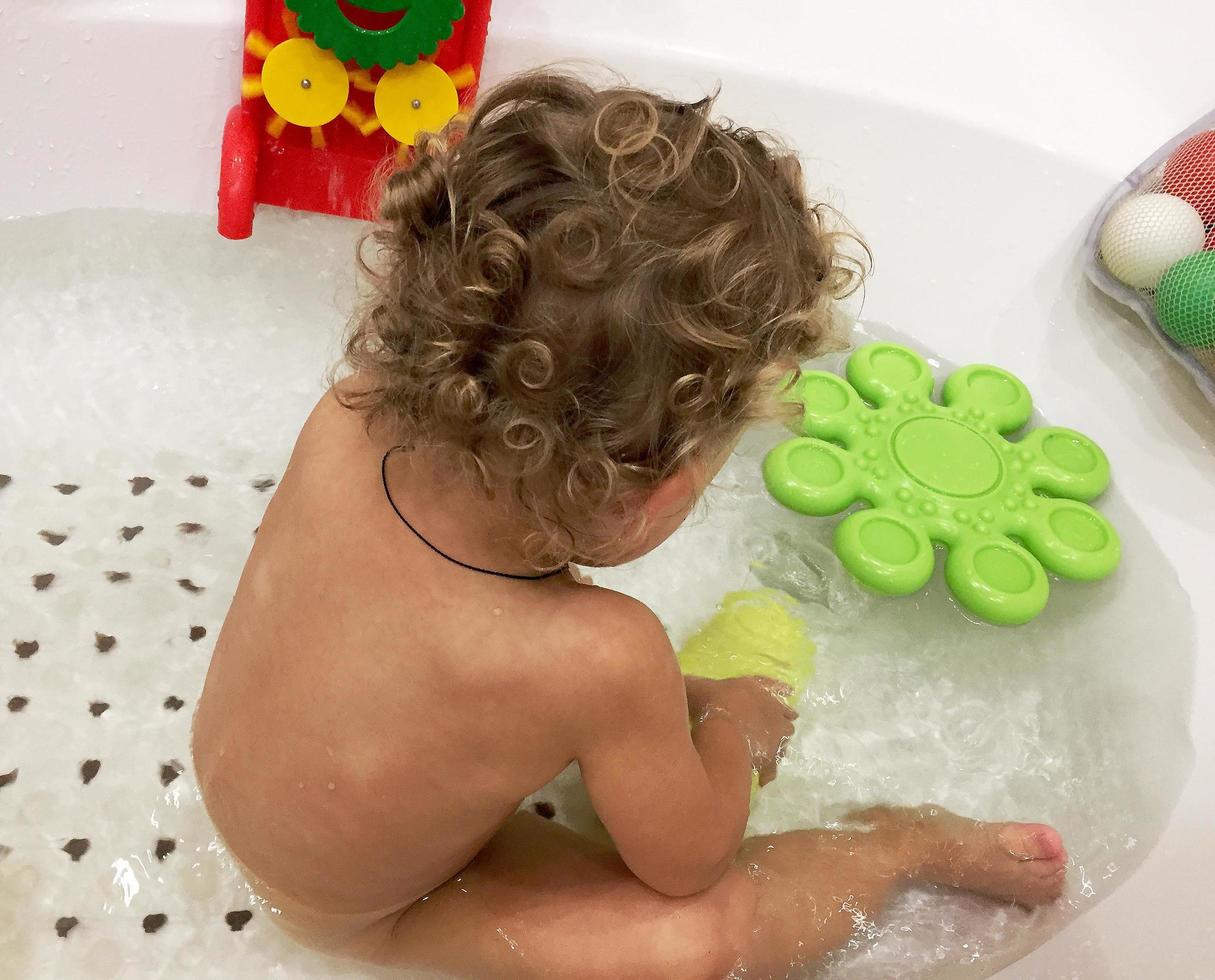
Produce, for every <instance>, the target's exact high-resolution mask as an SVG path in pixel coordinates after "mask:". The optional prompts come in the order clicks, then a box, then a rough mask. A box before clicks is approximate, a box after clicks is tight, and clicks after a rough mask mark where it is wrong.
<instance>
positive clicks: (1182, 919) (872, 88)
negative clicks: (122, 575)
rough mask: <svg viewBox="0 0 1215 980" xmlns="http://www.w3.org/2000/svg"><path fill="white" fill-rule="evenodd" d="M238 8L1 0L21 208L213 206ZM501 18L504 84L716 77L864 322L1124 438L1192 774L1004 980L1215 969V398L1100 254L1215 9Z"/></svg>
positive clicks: (930, 6) (2, 85)
mask: <svg viewBox="0 0 1215 980" xmlns="http://www.w3.org/2000/svg"><path fill="white" fill-rule="evenodd" d="M243 6H244V5H243V3H241V2H240V0H190V2H189V3H167V2H164V0H160V2H157V0H65V2H60V3H54V4H50V3H44V2H41V0H10V2H9V3H7V4H5V5H3V7H0V216H5V217H7V216H21V215H28V214H36V213H43V212H53V211H58V210H63V209H68V208H76V207H115V206H120V207H138V208H148V209H155V210H165V211H174V212H186V211H209V210H211V209H212V208H213V207H214V200H215V181H216V171H217V155H218V145H219V137H220V132H221V127H222V121H223V117H224V113H225V112H226V110H227V108H228V107H229V106H230V105H231V104H232V102H233V101H234V100H235V98H236V91H237V79H238V76H239V72H240V59H239V56H238V52H239V48H240V41H241V28H242V23H241V20H242V15H243ZM495 6H496V12H495V13H496V16H495V20H494V23H493V25H492V27H491V37H490V45H489V52H488V55H487V61H486V66H485V77H486V80H487V81H492V80H493V78H495V77H498V76H500V75H502V74H504V73H506V72H508V71H510V70H513V69H514V68H517V67H522V66H525V65H530V64H534V63H536V62H539V61H544V60H551V59H558V58H567V57H571V56H573V57H589V58H593V59H596V60H601V61H604V62H607V63H609V64H611V65H613V66H615V67H617V68H619V69H620V70H621V71H623V72H625V73H627V74H628V75H629V76H630V77H631V78H632V79H633V80H635V81H637V82H639V83H643V84H649V85H655V86H659V87H664V88H671V89H675V90H677V91H679V92H681V93H690V92H699V91H701V90H703V89H704V88H705V87H706V86H709V85H711V84H713V83H714V82H715V81H716V80H718V79H721V80H722V82H723V95H722V101H721V105H722V107H723V109H724V110H725V111H726V112H734V113H736V114H737V115H738V116H739V117H740V118H743V119H745V120H746V121H747V122H748V123H749V124H755V125H762V126H768V127H772V128H774V129H777V130H779V131H781V132H783V133H785V134H787V135H788V136H789V137H790V139H791V140H792V141H794V142H795V143H796V144H797V145H798V146H799V147H800V148H801V149H802V151H803V152H804V154H805V155H806V156H807V157H808V158H809V159H810V172H811V177H812V180H813V182H814V183H815V184H816V185H822V184H824V183H825V184H827V185H830V186H831V187H833V188H835V189H836V190H837V191H838V198H839V203H841V204H843V205H844V206H845V207H846V210H847V212H848V214H849V216H850V217H851V218H852V220H853V221H854V222H855V223H856V224H857V225H858V226H859V227H860V229H861V230H862V231H863V232H864V234H865V235H866V237H867V238H868V240H869V242H870V243H871V244H872V246H873V248H874V250H875V252H876V254H877V259H878V272H877V274H876V276H875V277H874V278H873V280H872V282H871V284H870V286H869V289H868V295H867V300H866V308H865V314H866V316H869V317H872V318H874V319H877V320H882V321H886V322H889V323H891V324H894V325H896V326H897V327H898V328H899V329H900V330H902V331H904V332H907V333H910V334H912V335H914V336H915V337H916V338H917V339H919V340H920V341H922V342H923V343H924V344H926V345H928V346H930V347H932V348H935V349H936V350H939V351H941V352H943V353H946V354H947V355H948V356H949V358H950V359H951V360H954V361H956V362H969V361H990V362H995V363H998V364H1001V365H1004V366H1006V367H1008V368H1009V369H1011V370H1012V371H1014V372H1016V373H1017V374H1019V375H1020V376H1021V377H1022V378H1024V379H1025V380H1026V381H1027V382H1028V384H1029V385H1030V387H1031V389H1032V390H1033V392H1034V394H1035V398H1036V400H1037V402H1038V404H1039V405H1041V406H1043V407H1044V408H1046V410H1047V411H1048V413H1051V414H1052V415H1053V417H1054V419H1055V420H1057V421H1060V422H1064V423H1066V424H1068V425H1072V426H1074V427H1076V428H1078V429H1081V430H1082V431H1085V432H1088V433H1090V434H1092V435H1093V436H1094V437H1096V438H1097V439H1098V440H1099V441H1101V442H1102V443H1103V444H1104V445H1105V447H1106V448H1107V450H1108V452H1109V454H1110V456H1111V457H1112V459H1113V461H1114V469H1115V479H1116V481H1117V484H1118V487H1119V489H1120V491H1121V493H1122V495H1123V496H1124V498H1125V499H1126V500H1127V501H1128V502H1129V504H1130V505H1131V506H1132V507H1133V508H1134V509H1135V510H1136V511H1137V512H1138V514H1139V515H1140V516H1141V518H1142V519H1143V521H1144V522H1145V524H1146V525H1147V526H1148V528H1149V529H1150V531H1151V532H1152V534H1153V535H1154V537H1155V538H1156V540H1157V542H1158V543H1159V544H1160V546H1161V547H1162V548H1163V549H1164V550H1165V552H1166V553H1167V554H1168V555H1169V556H1170V557H1171V559H1172V561H1173V563H1174V564H1175V566H1176V569H1177V572H1178V574H1179V576H1180V578H1181V581H1182V583H1183V585H1184V586H1185V587H1186V588H1187V589H1188V590H1189V592H1190V595H1191V597H1192V599H1193V602H1194V606H1195V616H1196V619H1197V622H1198V653H1199V656H1198V660H1197V664H1196V678H1195V699H1196V705H1197V710H1196V711H1195V713H1194V717H1193V720H1192V737H1193V740H1194V743H1195V746H1196V762H1195V766H1194V770H1193V774H1192V776H1191V778H1190V781H1189V783H1188V785H1187V787H1186V789H1185V791H1184V793H1183V795H1182V797H1181V799H1180V802H1179V803H1178V805H1177V809H1176V811H1175V813H1174V814H1173V817H1172V821H1171V823H1170V825H1169V827H1168V829H1167V831H1166V832H1165V834H1164V836H1163V837H1162V839H1161V840H1160V841H1159V843H1158V845H1157V846H1156V848H1155V850H1154V851H1153V853H1152V854H1151V855H1150V856H1149V857H1148V859H1147V860H1146V862H1145V863H1144V864H1143V866H1142V867H1141V868H1140V869H1139V870H1138V871H1137V872H1136V873H1135V874H1134V875H1133V876H1131V877H1130V879H1129V880H1127V881H1126V882H1125V883H1124V884H1123V885H1122V887H1121V888H1120V889H1119V890H1117V891H1116V892H1115V893H1114V894H1113V895H1111V896H1110V897H1109V899H1108V900H1106V901H1104V902H1102V903H1101V904H1099V905H1097V906H1096V907H1095V908H1093V909H1092V910H1091V911H1088V912H1087V913H1086V914H1084V915H1083V916H1082V917H1080V918H1079V919H1078V920H1076V921H1075V922H1073V923H1072V924H1071V925H1070V926H1068V927H1067V928H1066V929H1065V930H1063V931H1062V932H1061V933H1059V934H1058V935H1057V936H1055V937H1054V938H1053V939H1052V940H1050V941H1049V942H1047V943H1046V944H1045V945H1044V946H1042V947H1041V948H1039V949H1038V950H1037V951H1036V952H1034V953H1033V954H1031V955H1030V956H1028V957H1026V958H1025V959H1023V960H1021V961H1020V962H1018V963H1017V964H1015V965H1013V966H1011V967H1009V968H1007V969H1006V970H1005V972H1004V973H1003V974H1001V975H1002V976H1008V977H1024V978H1030V977H1034V978H1056V977H1057V978H1063V977H1081V978H1085V980H1100V978H1106V977H1111V978H1126V980H1139V978H1143V977H1169V978H1172V977H1202V978H1205V977H1215V955H1213V954H1212V952H1211V949H1212V947H1213V946H1215V919H1213V918H1212V916H1211V915H1210V909H1211V908H1212V907H1213V899H1212V895H1211V890H1210V889H1211V882H1212V881H1215V818H1213V817H1212V814H1215V714H1212V713H1211V712H1210V711H1209V710H1204V709H1206V708H1207V707H1208V706H1210V705H1213V704H1215V664H1213V663H1212V662H1211V660H1209V659H1208V658H1206V657H1205V656H1203V655H1204V654H1205V653H1206V652H1207V651H1209V650H1211V649H1212V648H1215V586H1213V583H1215V409H1213V408H1212V407H1211V406H1209V405H1208V404H1207V403H1206V402H1204V401H1203V400H1202V398H1201V397H1200V396H1199V394H1198V393H1197V391H1196V389H1195V388H1194V386H1193V385H1192V384H1191V382H1190V381H1189V380H1188V378H1187V377H1186V375H1185V374H1184V373H1183V372H1182V371H1181V369H1180V368H1178V367H1177V366H1176V365H1175V364H1174V363H1173V362H1172V361H1171V360H1170V359H1169V358H1168V357H1167V356H1166V355H1165V354H1164V353H1163V352H1162V351H1160V350H1158V349H1157V348H1156V346H1155V345H1154V344H1153V343H1152V342H1151V341H1150V339H1149V338H1147V336H1146V335H1145V334H1144V332H1143V331H1142V329H1141V328H1140V327H1139V326H1138V325H1137V324H1136V323H1134V322H1132V321H1131V320H1130V319H1129V318H1128V317H1126V316H1124V315H1123V314H1122V313H1121V312H1119V311H1118V310H1117V309H1115V308H1113V307H1112V306H1110V305H1109V304H1108V303H1106V302H1104V301H1102V300H1101V299H1100V298H1099V297H1098V296H1097V295H1096V294H1095V293H1094V292H1093V291H1092V290H1091V289H1090V288H1088V287H1087V286H1086V285H1085V284H1084V283H1083V281H1082V279H1081V276H1080V273H1079V268H1078V263H1077V252H1078V249H1079V247H1080V243H1081V237H1082V233H1083V231H1084V229H1086V228H1087V226H1088V223H1089V220H1090V218H1091V216H1092V214H1093V213H1094V211H1095V209H1096V208H1097V206H1098V204H1099V203H1100V201H1101V200H1102V198H1103V197H1104V196H1105V195H1106V193H1107V192H1108V191H1109V190H1110V189H1111V188H1112V187H1113V185H1114V184H1115V183H1116V182H1117V181H1118V180H1119V179H1120V178H1121V177H1122V176H1123V174H1124V173H1126V172H1127V171H1129V170H1131V169H1132V168H1133V167H1134V166H1135V165H1136V164H1137V163H1138V162H1139V161H1140V159H1141V158H1143V157H1145V156H1147V155H1148V154H1149V153H1150V152H1151V151H1152V150H1154V149H1155V148H1156V146H1157V145H1158V144H1159V143H1161V142H1162V141H1164V140H1165V139H1166V138H1168V137H1169V136H1171V135H1172V134H1173V133H1174V132H1176V131H1178V130H1180V129H1181V128H1183V127H1184V126H1185V125H1187V124H1188V123H1189V122H1190V121H1192V120H1193V119H1194V118H1196V117H1198V116H1199V115H1200V114H1202V113H1204V112H1206V111H1208V110H1209V109H1210V108H1211V101H1212V100H1213V99H1215V89H1213V88H1212V86H1211V84H1210V82H1209V71H1206V70H1205V69H1206V68H1208V67H1209V50H1210V39H1211V38H1212V37H1215V7H1212V6H1211V5H1210V4H1208V3H1203V2H1200V0H1185V2H1183V3H1182V4H1181V5H1180V6H1178V5H1174V7H1173V8H1172V9H1171V10H1170V12H1169V13H1168V15H1167V16H1168V20H1169V26H1168V27H1167V28H1165V30H1167V31H1168V36H1167V45H1166V43H1165V41H1164V40H1163V39H1162V38H1161V37H1156V38H1152V37H1151V35H1150V30H1149V26H1150V25H1149V24H1148V22H1147V20H1146V18H1148V16H1149V15H1148V13H1147V11H1146V9H1145V8H1144V7H1143V6H1142V5H1140V4H1135V3H1131V2H1129V0H1109V2H1104V3H1099V2H1097V0H1071V2H1070V3H1068V4H1066V5H1063V4H1059V3H1057V2H1053V0H1023V2H1020V3H1016V4H1001V5H986V4H984V5H978V4H974V5H963V4H956V3H953V4H951V3H948V2H945V0H920V2H918V3H914V4H907V3H902V2H899V0H870V2H869V3H867V4H863V5H858V4H809V3H802V2H796V0H776V2H774V3H772V4H770V5H768V6H770V7H772V8H774V9H776V10H779V11H780V23H779V24H774V25H771V26H764V25H760V24H757V23H753V22H754V21H755V20H756V18H757V16H758V15H757V14H755V13H754V12H753V10H754V9H756V7H758V5H754V6H753V5H747V4H742V3H738V2H734V3H727V2H725V0H700V2H693V0H668V2H666V3H654V2H653V0H617V2H615V3H611V4H602V3H590V2H583V0H562V2H549V3H546V4H539V3H536V2H524V0H496V4H495ZM743 11H745V14H742V13H741V12H743ZM740 16H741V17H742V20H740ZM744 21H745V22H744ZM3 261H4V256H3V255H0V262H3ZM2 331H3V325H0V336H2ZM6 346H7V345H6ZM0 397H2V396H0ZM3 438H4V436H3V433H0V447H3V445H4V443H3ZM1143 615H1144V616H1151V615H1152V610H1151V609H1148V608H1145V609H1144V610H1143ZM1151 654H1152V651H1150V650H1144V651H1143V658H1144V664H1145V669H1150V666H1151Z"/></svg>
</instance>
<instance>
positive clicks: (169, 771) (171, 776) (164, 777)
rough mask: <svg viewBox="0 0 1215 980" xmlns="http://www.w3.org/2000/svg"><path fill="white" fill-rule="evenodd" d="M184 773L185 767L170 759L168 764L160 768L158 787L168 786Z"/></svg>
mask: <svg viewBox="0 0 1215 980" xmlns="http://www.w3.org/2000/svg"><path fill="white" fill-rule="evenodd" d="M185 771H186V767H185V766H183V765H182V764H181V763H180V762H178V761H177V760H176V759H170V760H169V761H168V762H165V763H163V764H162V765H161V767H160V785H161V786H168V785H169V783H171V782H173V780H175V779H176V778H177V777H178V776H180V775H181V774H182V773H183V772H185Z"/></svg>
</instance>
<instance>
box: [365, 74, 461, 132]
mask: <svg viewBox="0 0 1215 980" xmlns="http://www.w3.org/2000/svg"><path fill="white" fill-rule="evenodd" d="M459 111H460V97H459V96H458V95H457V94H456V84H455V82H453V81H452V80H451V76H449V75H448V74H447V72H445V71H444V70H443V69H442V68H440V67H438V66H437V65H433V64H431V63H430V62H428V61H419V62H417V63H416V64H413V65H397V66H396V67H395V68H393V69H391V70H390V71H387V72H385V73H384V77H383V78H381V79H380V84H379V85H378V86H376V90H375V114H376V116H377V117H378V118H379V120H380V124H381V125H382V126H383V127H384V131H385V132H387V133H388V135H389V136H391V137H392V138H393V139H394V140H396V141H397V142H398V143H401V144H402V145H404V146H413V145H414V143H415V142H417V138H418V134H419V133H437V132H439V131H440V130H441V129H442V128H443V127H444V126H446V125H447V124H448V123H449V122H451V118H452V116H454V115H455V114H456V113H457V112H459Z"/></svg>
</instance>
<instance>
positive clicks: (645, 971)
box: [335, 808, 1066, 980]
mask: <svg viewBox="0 0 1215 980" xmlns="http://www.w3.org/2000/svg"><path fill="white" fill-rule="evenodd" d="M858 818H859V819H861V820H863V821H864V822H866V823H867V824H869V825H870V826H871V828H872V829H871V830H870V831H869V832H860V833H839V832H831V831H795V832H792V833H787V834H777V835H774V836H771V837H761V838H753V839H751V840H748V841H746V842H745V843H744V845H743V848H742V850H741V851H740V852H739V859H738V862H737V865H736V867H735V868H733V869H732V870H731V871H729V872H727V874H726V875H725V876H724V877H723V878H722V880H721V881H720V882H718V883H717V884H716V885H714V886H713V887H712V888H710V889H708V890H706V891H704V892H701V893H700V894H698V895H694V896H691V897H689V898H680V899H675V898H667V897H665V896H663V895H659V894H658V893H657V892H654V891H652V890H651V889H649V888H647V887H646V886H645V885H643V884H642V883H641V882H640V881H638V880H637V879H636V878H634V877H633V875H632V874H631V873H630V872H629V870H628V868H626V867H625V866H624V864H623V863H622V862H621V861H620V858H619V857H617V856H616V855H615V854H614V853H613V852H611V851H609V850H607V849H604V848H602V847H600V846H599V845H596V844H593V843H591V842H590V841H588V840H586V839H585V838H583V837H581V836H579V835H577V834H574V833H572V832H571V831H569V830H566V829H564V828H562V827H560V826H559V825H556V824H553V823H549V822H547V821H544V820H541V819H539V818H538V817H533V816H531V815H527V814H519V815H516V816H515V817H514V818H512V819H511V820H510V821H509V822H508V823H507V824H506V826H505V827H503V829H502V830H501V831H500V832H499V833H498V835H497V836H496V837H495V838H494V839H493V840H492V841H491V842H490V843H489V844H488V845H487V846H486V847H485V849H484V850H483V851H482V852H481V853H480V854H479V855H478V856H477V858H476V859H475V860H474V861H473V862H472V863H471V864H470V865H469V866H468V868H467V869H465V871H463V872H462V873H461V874H460V875H458V876H457V877H456V878H454V879H452V880H451V881H449V882H447V883H445V884H444V885H442V886H441V887H440V888H438V889H436V890H435V891H434V892H432V893H431V894H430V895H429V896H427V897H426V898H425V899H422V900H421V901H419V902H416V903H414V904H413V905H412V906H411V907H410V908H409V909H407V910H406V911H405V912H403V913H401V914H399V915H397V916H393V917H391V918H390V919H387V920H384V921H382V922H380V923H377V924H375V925H373V926H371V927H369V928H368V929H367V930H366V931H364V932H363V933H362V934H361V935H360V936H358V937H357V939H356V940H355V941H354V942H352V943H350V944H349V945H347V946H346V948H345V949H344V950H341V951H338V950H335V952H344V953H345V955H349V956H356V957H358V958H360V959H365V960H370V961H373V962H379V963H385V964H392V965H396V966H412V967H424V968H430V969H435V970H440V971H443V972H447V973H451V974H454V975H456V976H462V977H495V978H510V977H539V976H548V977H577V978H579V980H592V978H595V977H604V978H613V980H615V978H619V977H629V978H630V980H632V978H638V980H640V978H644V977H655V978H662V980H682V978H697V980H700V978H706V980H707V978H720V977H725V976H727V975H729V974H730V973H731V971H732V970H734V969H735V968H736V967H738V968H740V972H743V971H745V975H746V976H747V977H748V978H754V977H767V976H776V977H783V976H785V975H786V973H788V972H789V970H790V968H791V966H793V965H794V964H798V963H808V962H811V961H813V960H816V959H818V958H819V957H821V956H822V955H824V954H825V953H827V952H829V951H831V950H832V949H835V948H837V947H838V946H840V945H842V944H843V943H844V942H846V941H847V939H848V937H849V936H850V935H851V934H852V932H853V930H854V928H855V927H856V925H857V922H858V920H861V919H872V918H873V917H874V916H876V915H877V914H878V913H880V911H881V909H882V907H883V906H884V905H885V903H886V900H887V898H888V897H889V894H890V892H891V890H892V889H893V888H894V887H895V886H897V885H898V884H900V883H901V882H904V881H907V880H910V879H920V880H925V881H930V882H936V883H939V884H946V885H953V886H958V887H962V888H968V889H971V890H974V891H979V892H982V893H984V894H988V895H992V896H995V897H999V898H1002V899H1006V900H1011V901H1017V902H1021V903H1023V904H1026V905H1036V904H1040V903H1043V902H1048V901H1051V900H1053V899H1054V898H1056V897H1058V895H1059V893H1060V891H1061V889H1062V882H1063V875H1062V869H1063V864H1064V862H1065V861H1066V855H1065V854H1064V853H1063V849H1062V845H1061V844H1060V843H1059V840H1058V835H1056V834H1055V833H1054V831H1051V830H1050V829H1049V828H1045V827H1042V826H1041V825H1036V824H978V823H975V822H974V821H970V820H965V819H963V818H961V817H956V816H954V815H953V814H949V813H947V812H946V811H943V810H937V809H935V808H932V809H927V808H926V809H924V810H920V811H910V810H887V809H876V810H871V811H866V812H865V813H863V814H859V815H858Z"/></svg>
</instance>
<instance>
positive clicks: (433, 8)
mask: <svg viewBox="0 0 1215 980" xmlns="http://www.w3.org/2000/svg"><path fill="white" fill-rule="evenodd" d="M285 2H286V5H287V6H288V7H289V8H290V9H291V10H293V11H295V13H296V15H297V16H298V17H299V25H300V30H302V31H306V32H307V33H309V34H311V35H312V36H313V38H314V39H315V40H316V43H317V45H318V46H319V47H322V48H326V49H328V50H330V51H332V52H333V53H334V54H335V55H337V56H338V57H339V58H341V59H342V61H355V62H357V63H358V65H359V67H360V68H371V67H373V66H376V65H378V66H379V67H380V68H383V69H385V70H387V69H389V68H392V67H393V66H394V65H398V64H402V63H404V64H407V65H412V64H413V63H414V62H416V61H417V60H418V59H419V58H421V57H424V56H428V55H432V54H434V53H435V50H436V49H437V48H438V46H439V42H440V41H444V40H446V39H447V38H449V37H451V32H452V28H453V26H454V25H455V23H456V21H458V20H459V19H460V18H461V17H463V16H464V5H463V3H461V2H460V0H358V6H359V7H362V8H363V9H365V10H371V11H374V12H376V13H381V14H386V13H393V12H395V11H399V10H407V11H408V12H407V13H406V14H405V16H404V17H403V18H402V19H401V22H400V23H399V24H397V25H396V26H394V27H390V28H389V29H388V30H385V31H369V30H366V29H364V28H362V27H358V26H356V25H355V24H352V23H351V22H350V21H349V20H347V19H346V16H345V14H343V13H342V11H341V8H340V7H339V6H338V3H337V0H285Z"/></svg>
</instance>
